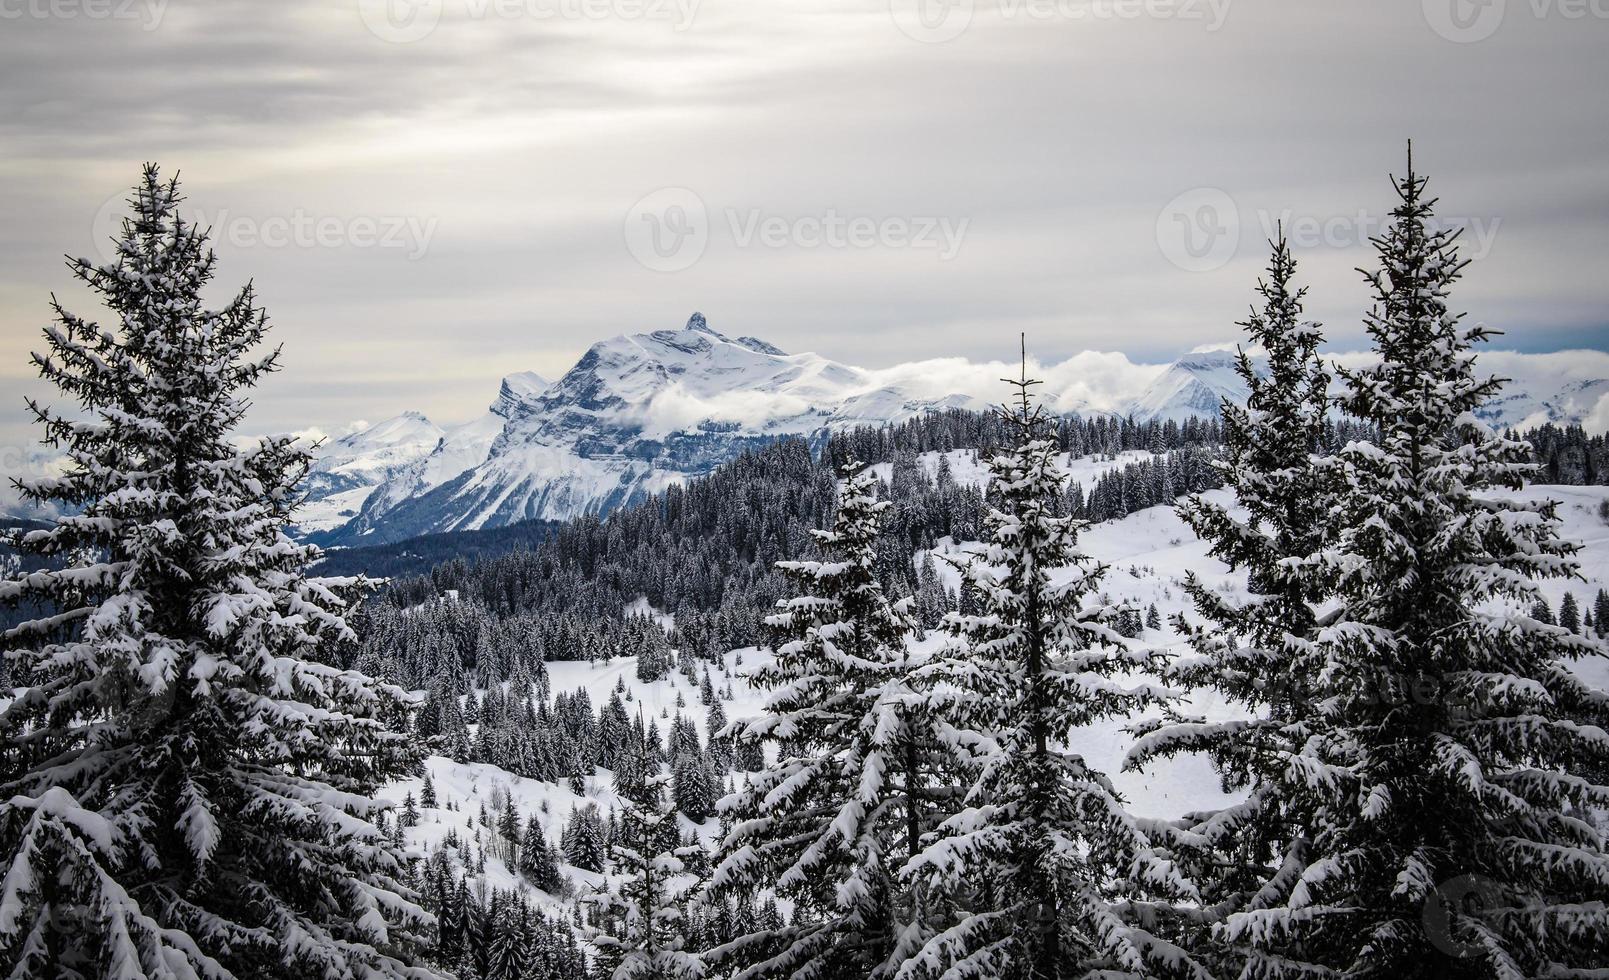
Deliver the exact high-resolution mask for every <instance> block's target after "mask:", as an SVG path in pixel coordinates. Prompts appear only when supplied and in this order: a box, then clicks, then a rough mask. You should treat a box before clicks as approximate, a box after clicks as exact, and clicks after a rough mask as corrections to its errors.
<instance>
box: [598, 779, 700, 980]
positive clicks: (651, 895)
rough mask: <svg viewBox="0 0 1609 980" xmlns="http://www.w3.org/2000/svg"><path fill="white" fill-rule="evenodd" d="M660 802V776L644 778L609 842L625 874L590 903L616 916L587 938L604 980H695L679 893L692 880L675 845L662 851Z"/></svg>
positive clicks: (696, 961) (671, 819)
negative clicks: (616, 888) (605, 970)
mask: <svg viewBox="0 0 1609 980" xmlns="http://www.w3.org/2000/svg"><path fill="white" fill-rule="evenodd" d="M675 821H676V816H675V813H674V812H673V811H672V810H671V808H670V807H669V805H668V803H667V802H666V800H665V777H664V776H662V775H656V776H653V777H650V778H649V780H648V792H647V800H646V801H645V802H643V803H634V802H630V801H627V802H626V804H625V819H624V821H623V823H622V826H621V839H620V840H619V841H617V842H616V843H615V855H616V859H617V865H618V868H619V870H620V871H621V872H622V873H623V874H625V875H626V881H625V883H624V884H623V885H622V886H621V889H620V894H619V895H614V894H611V893H608V892H605V893H603V894H601V895H598V896H596V897H595V898H594V899H593V901H594V902H595V903H596V904H597V906H598V909H599V912H600V914H601V915H602V916H604V917H605V918H610V917H614V916H618V920H619V926H620V927H619V928H618V929H617V930H615V931H614V932H606V931H601V930H600V931H598V932H595V933H594V935H593V937H592V942H593V944H594V945H595V946H597V947H598V950H599V953H600V958H602V959H604V960H605V961H606V962H607V963H608V964H609V965H610V966H611V967H612V969H611V971H610V973H609V976H610V980H699V978H701V977H703V976H704V964H703V962H702V960H701V959H700V958H699V957H698V956H697V955H696V954H694V953H691V952H688V951H687V949H686V946H687V942H686V938H685V927H684V925H683V910H682V901H683V895H684V893H685V892H687V891H688V890H689V889H690V886H691V885H692V884H694V882H690V881H688V880H687V876H686V875H685V874H684V871H685V869H684V867H683V865H682V859H681V855H680V853H679V849H677V850H672V851H664V850H662V849H661V847H660V842H661V841H662V840H663V839H664V837H665V835H664V832H663V829H664V828H663V825H665V824H666V823H669V824H671V825H672V826H674V824H675Z"/></svg>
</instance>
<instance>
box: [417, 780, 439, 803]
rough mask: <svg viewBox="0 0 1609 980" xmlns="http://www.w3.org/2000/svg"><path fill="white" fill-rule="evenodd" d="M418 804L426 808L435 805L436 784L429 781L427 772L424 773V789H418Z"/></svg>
mask: <svg viewBox="0 0 1609 980" xmlns="http://www.w3.org/2000/svg"><path fill="white" fill-rule="evenodd" d="M419 805H420V806H422V807H424V808H425V809H427V810H433V809H435V807H436V784H435V783H434V782H432V781H431V779H430V774H429V773H426V774H425V785H424V789H422V790H420V791H419Z"/></svg>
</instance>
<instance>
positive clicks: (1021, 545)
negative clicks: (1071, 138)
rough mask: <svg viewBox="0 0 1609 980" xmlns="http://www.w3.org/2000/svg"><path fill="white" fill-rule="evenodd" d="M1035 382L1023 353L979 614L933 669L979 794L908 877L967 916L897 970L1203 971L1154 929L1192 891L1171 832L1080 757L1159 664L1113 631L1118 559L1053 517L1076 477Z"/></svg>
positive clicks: (964, 620)
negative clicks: (1099, 725)
mask: <svg viewBox="0 0 1609 980" xmlns="http://www.w3.org/2000/svg"><path fill="white" fill-rule="evenodd" d="M1037 383H1038V382H1036V381H1031V380H1029V379H1028V377H1027V371H1026V355H1025V356H1024V371H1023V375H1022V377H1021V378H1019V379H1018V380H1016V381H1012V382H1011V384H1012V385H1013V387H1014V388H1015V389H1016V391H1017V398H1016V401H1017V404H1016V407H1014V408H1012V407H1006V408H1003V409H1002V410H1001V412H1000V420H1001V424H1002V426H1003V428H1004V429H1005V430H1006V431H1007V432H1008V433H1009V434H1010V437H1011V439H1012V444H1011V447H1010V448H1009V449H1007V450H1005V451H1003V452H1001V453H999V454H997V455H996V456H995V457H994V458H992V459H991V460H990V463H989V467H990V472H991V474H992V480H991V494H994V495H996V497H995V499H997V500H998V506H996V507H994V508H991V509H990V512H989V514H988V516H987V520H986V525H987V530H988V537H987V540H986V541H985V542H984V543H983V544H982V545H979V546H977V548H976V550H974V551H973V552H972V553H971V554H970V556H968V558H969V560H968V559H958V560H956V561H955V564H956V566H957V568H958V569H959V570H960V571H961V573H962V575H963V576H964V577H965V580H966V581H967V583H968V585H969V587H970V589H971V591H972V592H973V593H975V598H976V603H977V611H976V612H975V613H972V614H966V615H963V614H955V615H953V616H951V617H950V618H949V628H950V630H951V632H952V639H951V641H950V643H949V644H948V645H947V646H946V647H945V648H944V649H943V650H942V651H941V652H940V653H939V654H938V657H937V659H936V660H935V661H934V662H933V664H932V665H931V667H930V668H929V669H928V671H927V673H928V675H929V677H928V679H929V682H930V684H931V693H930V697H931V699H932V701H933V703H934V706H935V712H936V714H937V715H938V716H939V717H940V718H941V719H943V722H942V727H941V729H940V733H941V735H942V736H943V737H944V739H945V740H946V742H948V743H949V744H952V745H955V746H958V747H959V748H961V749H962V750H963V752H964V755H965V756H968V757H969V758H968V759H967V763H968V764H967V766H966V768H965V769H964V770H963V779H964V785H965V787H966V797H965V799H964V801H963V806H962V808H961V809H960V810H959V811H958V812H956V813H954V814H953V815H951V816H949V817H948V818H946V819H945V820H944V821H943V822H942V823H941V824H940V825H939V826H938V828H937V829H936V831H935V832H934V833H933V834H932V835H931V836H930V839H929V841H928V843H927V846H926V847H925V848H924V849H923V850H922V852H921V853H920V854H919V855H917V856H916V858H915V859H913V860H911V861H910V862H909V863H908V864H907V865H906V867H905V868H904V871H903V874H904V875H905V876H906V877H907V878H909V879H916V880H923V881H926V882H927V883H928V884H929V885H930V886H931V888H932V890H933V892H934V893H935V894H948V895H950V896H954V897H955V898H956V899H957V900H958V902H957V904H958V905H959V906H960V908H959V910H958V911H959V914H958V915H957V918H956V920H955V921H954V923H953V924H952V925H951V926H949V927H948V928H946V929H943V930H942V931H939V932H938V933H937V934H935V935H933V936H932V937H931V938H929V939H928V940H927V941H926V942H925V943H924V944H923V945H922V946H921V948H920V949H918V950H916V951H915V952H914V954H913V955H912V956H910V957H909V958H908V959H907V961H906V962H905V963H904V964H903V965H902V967H901V969H900V972H899V976H900V977H901V978H902V980H903V978H915V977H944V978H947V980H948V978H985V977H988V978H1035V980H1038V978H1060V977H1075V976H1087V975H1100V976H1112V977H1118V976H1124V977H1141V976H1144V977H1191V978H1202V977H1205V973H1204V972H1203V971H1202V970H1201V969H1200V968H1199V967H1197V966H1196V965H1195V964H1194V963H1193V962H1192V961H1191V960H1190V958H1189V957H1188V955H1187V954H1186V953H1185V952H1184V951H1183V950H1182V949H1181V948H1179V947H1178V946H1176V945H1174V944H1173V943H1171V942H1169V941H1168V940H1167V939H1166V938H1165V937H1164V936H1162V935H1160V934H1158V933H1157V932H1156V931H1153V929H1152V928H1151V921H1150V920H1151V919H1152V915H1151V913H1152V912H1153V910H1155V909H1156V908H1157V906H1155V905H1154V904H1153V902H1154V901H1155V900H1157V899H1162V900H1179V899H1188V898H1191V897H1193V895H1194V889H1193V887H1192V886H1191V885H1190V883H1189V882H1188V881H1186V880H1184V879H1183V878H1182V877H1181V876H1180V875H1179V874H1178V871H1177V869H1176V867H1175V864H1174V861H1173V859H1172V857H1171V856H1170V855H1169V853H1168V845H1167V843H1166V842H1165V841H1162V842H1159V839H1158V838H1160V837H1164V836H1166V835H1168V833H1169V832H1168V829H1167V828H1166V827H1164V826H1163V825H1161V824H1160V823H1154V822H1150V821H1144V820H1141V819H1138V818H1136V817H1134V816H1133V815H1131V814H1129V813H1128V812H1127V811H1126V810H1125V808H1124V805H1123V801H1122V799H1121V798H1120V797H1119V796H1118V794H1117V791H1116V790H1115V789H1114V788H1113V786H1112V784H1111V782H1110V780H1109V779H1108V778H1107V777H1106V776H1105V775H1104V774H1102V773H1101V772H1099V771H1097V770H1095V769H1092V768H1091V767H1090V766H1089V764H1088V763H1087V762H1086V761H1085V760H1084V758H1083V757H1082V756H1081V755H1079V754H1078V753H1077V752H1075V751H1073V750H1072V749H1071V747H1070V746H1069V741H1070V740H1071V739H1073V738H1075V737H1076V735H1077V733H1078V731H1079V730H1080V729H1082V728H1084V727H1085V726H1087V725H1089V724H1091V723H1093V722H1098V721H1102V720H1106V719H1118V718H1123V717H1125V716H1128V715H1130V714H1132V713H1134V712H1135V711H1138V710H1140V709H1143V708H1145V707H1146V706H1148V705H1153V704H1155V703H1157V702H1159V701H1160V700H1163V699H1165V697H1166V692H1165V691H1163V690H1161V689H1159V688H1155V687H1153V686H1151V685H1148V684H1144V683H1140V684H1138V685H1134V686H1130V685H1129V684H1127V683H1125V681H1124V680H1123V675H1125V674H1128V673H1130V672H1133V671H1136V670H1140V669H1144V668H1147V667H1150V666H1152V663H1151V660H1152V658H1151V657H1149V656H1147V655H1143V654H1139V653H1131V652H1129V651H1128V649H1127V648H1126V647H1125V645H1124V644H1123V642H1122V640H1121V639H1120V638H1119V637H1118V635H1117V633H1116V632H1115V631H1114V629H1113V628H1112V627H1111V626H1110V625H1108V622H1109V621H1110V620H1114V619H1115V618H1116V610H1115V609H1114V608H1111V607H1107V606H1103V605H1101V604H1100V602H1099V600H1098V599H1097V597H1096V593H1097V591H1098V586H1099V583H1100V581H1101V577H1102V575H1103V574H1104V572H1105V566H1103V565H1100V564H1098V563H1096V562H1095V561H1093V560H1092V559H1090V558H1089V557H1088V556H1086V555H1084V554H1083V553H1082V552H1081V551H1080V550H1079V548H1078V544H1077V536H1078V532H1079V530H1080V528H1081V527H1082V526H1083V524H1082V522H1080V521H1078V520H1076V519H1074V518H1071V517H1065V516H1056V514H1057V512H1058V511H1059V509H1060V507H1061V506H1062V500H1061V493H1062V482H1063V478H1062V473H1061V471H1060V469H1059V466H1058V464H1057V456H1058V448H1057V446H1056V444H1055V442H1054V440H1053V439H1052V438H1050V437H1049V431H1050V430H1051V426H1050V425H1049V420H1048V419H1047V418H1046V416H1045V415H1044V413H1043V411H1042V410H1041V409H1039V408H1038V407H1036V406H1035V405H1034V404H1033V398H1032V387H1033V385H1035V384H1037ZM1153 834H1155V835H1156V836H1155V837H1154V836H1153Z"/></svg>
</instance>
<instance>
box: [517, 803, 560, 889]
mask: <svg viewBox="0 0 1609 980" xmlns="http://www.w3.org/2000/svg"><path fill="white" fill-rule="evenodd" d="M519 868H520V873H521V874H523V875H524V876H525V877H526V879H527V880H528V881H530V883H531V884H533V885H535V886H536V887H537V888H540V889H542V890H543V891H545V892H547V893H548V894H550V895H558V894H560V893H561V892H562V891H563V890H564V876H563V875H562V874H560V873H559V860H558V855H557V854H556V853H554V850H553V845H551V844H549V843H548V839H547V835H546V834H545V833H544V832H543V830H542V823H541V821H539V820H537V819H536V818H535V817H532V818H531V819H530V820H529V821H527V822H526V825H525V840H524V841H523V843H522V844H521V845H520V856H519Z"/></svg>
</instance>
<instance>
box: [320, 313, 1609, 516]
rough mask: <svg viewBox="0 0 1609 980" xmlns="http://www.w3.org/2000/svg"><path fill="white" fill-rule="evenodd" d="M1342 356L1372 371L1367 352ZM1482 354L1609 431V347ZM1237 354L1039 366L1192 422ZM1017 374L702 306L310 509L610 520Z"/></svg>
mask: <svg viewBox="0 0 1609 980" xmlns="http://www.w3.org/2000/svg"><path fill="white" fill-rule="evenodd" d="M1335 358H1336V360H1338V361H1339V362H1340V363H1343V364H1348V365H1351V366H1357V365H1359V364H1361V363H1363V362H1365V361H1366V360H1367V359H1368V355H1355V354H1339V355H1335ZM1482 358H1483V359H1482V366H1483V367H1484V368H1485V369H1487V370H1491V371H1494V372H1497V373H1498V374H1500V375H1501V376H1503V377H1507V378H1512V379H1513V382H1512V383H1511V384H1510V385H1509V386H1508V387H1507V388H1506V389H1505V392H1504V395H1503V397H1502V398H1501V399H1500V400H1499V401H1497V402H1496V403H1494V404H1493V405H1492V406H1490V407H1489V408H1488V410H1487V412H1486V413H1485V414H1486V417H1487V419H1488V421H1490V422H1492V423H1494V424H1497V425H1518V424H1522V423H1524V424H1535V423H1536V422H1539V421H1558V422H1582V421H1587V420H1591V419H1594V418H1595V417H1601V418H1599V422H1600V423H1601V424H1602V425H1603V426H1605V427H1609V352H1603V351H1571V352H1564V353H1560V354H1547V355H1534V354H1515V353H1511V352H1502V351H1489V352H1485V353H1484V354H1483V355H1482ZM1234 361H1235V354H1234V352H1233V351H1232V350H1230V349H1227V348H1226V347H1225V346H1218V347H1208V348H1201V349H1198V350H1196V351H1193V352H1191V353H1189V354H1187V355H1185V356H1184V357H1181V358H1180V359H1179V360H1177V361H1175V362H1174V363H1172V364H1166V365H1142V364H1135V363H1133V362H1132V361H1130V360H1129V359H1128V358H1127V357H1125V356H1124V355H1122V354H1103V353H1096V352H1085V353H1082V354H1078V355H1075V356H1074V357H1071V358H1069V359H1067V360H1066V361H1063V362H1061V363H1059V364H1045V365H1041V364H1034V363H1030V364H1029V370H1030V371H1031V372H1033V373H1034V374H1035V375H1036V376H1038V377H1041V378H1044V379H1045V380H1046V382H1047V383H1046V386H1045V388H1044V392H1045V395H1046V401H1047V404H1048V405H1049V406H1050V407H1051V408H1052V409H1053V410H1055V411H1058V412H1065V413H1069V414H1082V415H1096V414H1109V415H1117V416H1133V417H1134V418H1136V419H1138V420H1140V421H1151V420H1157V421H1169V420H1171V421H1175V422H1182V421H1184V420H1185V419H1188V418H1191V417H1202V416H1211V415H1215V414H1216V413H1217V412H1218V409H1219V405H1220V404H1221V403H1222V401H1223V399H1225V398H1229V399H1231V400H1235V401H1239V400H1243V399H1244V398H1245V394H1246V389H1245V386H1244V385H1243V384H1242V383H1241V381H1240V379H1239V377H1238V376H1237V375H1236V374H1235V371H1234ZM1016 370H1017V365H1015V364H1003V363H985V364H975V363H971V362H967V361H964V360H960V359H935V360H930V361H922V362H915V363H911V364H904V365H899V366H896V367H892V368H883V369H866V368H858V367H853V366H850V365H846V364H841V363H839V362H836V361H831V360H828V359H827V358H824V357H822V356H820V355H818V354H808V353H807V354H788V353H784V352H783V351H782V350H780V349H779V348H777V347H776V346H774V345H772V344H769V343H767V342H765V341H763V340H759V339H756V338H754V337H738V338H736V339H734V338H732V337H728V336H725V335H723V334H721V333H720V332H718V331H716V330H715V329H714V328H712V327H711V326H710V325H709V323H708V322H707V321H706V320H705V318H704V317H703V316H702V315H701V314H697V313H695V314H693V316H692V318H691V319H690V320H689V321H688V323H687V325H686V327H685V328H683V329H680V330H656V331H653V332H651V333H645V334H632V335H622V336H619V337H614V338H612V339H609V340H605V341H602V342H600V343H597V344H594V345H593V346H592V347H591V348H590V349H589V350H588V351H587V352H586V354H585V355H584V356H583V357H582V358H581V359H580V361H578V362H577V363H576V365H575V366H574V367H573V368H571V369H570V370H569V371H568V372H567V373H566V374H565V375H564V376H563V377H561V378H560V379H559V380H558V381H556V382H554V383H552V384H551V385H549V384H547V383H546V382H545V381H543V380H542V379H541V378H539V377H536V376H534V375H530V374H516V375H510V376H508V377H507V378H505V379H503V383H502V386H501V388H500V390H499V393H498V397H497V400H496V402H495V403H494V404H493V405H492V407H491V408H490V409H489V410H488V412H487V413H486V414H485V415H483V416H481V417H480V418H478V419H475V420H472V421H470V422H468V423H466V424H464V425H461V426H458V427H455V428H452V429H448V430H446V431H445V432H442V433H441V436H440V439H439V441H438V442H437V444H436V445H435V446H434V448H432V449H430V450H429V451H428V452H425V453H421V454H419V456H418V457H417V458H415V459H413V460H411V461H408V462H407V463H406V464H405V465H399V466H395V467H392V468H390V469H388V470H387V471H386V473H385V475H384V477H383V479H380V480H376V481H374V482H373V483H372V484H371V486H373V489H372V490H370V491H364V492H361V493H359V492H356V491H353V490H351V489H350V488H346V489H345V492H346V495H345V496H343V497H342V498H341V500H340V501H338V503H340V504H341V508H340V509H341V510H342V511H344V512H345V513H346V514H348V515H350V517H351V519H350V520H347V521H345V522H344V523H341V522H334V521H331V520H329V519H328V517H327V516H325V517H324V518H323V519H322V522H321V523H317V524H314V523H312V522H308V521H306V519H305V518H304V528H305V529H307V530H316V531H322V532H323V533H322V534H321V535H320V536H319V540H320V541H321V542H322V543H325V544H331V545H357V544H381V543H387V542H393V541H399V540H403V539H405V538H409V537H413V536H415V535H419V534H427V533H436V532H443V531H455V530H467V529H474V528H483V527H496V526H500V525H504V524H509V523H513V522H515V521H520V520H525V519H532V518H538V519H545V520H564V519H567V518H570V517H574V516H576V515H579V514H584V513H603V512H607V511H609V510H612V509H614V508H616V507H619V506H621V505H623V504H627V503H630V502H632V501H634V500H638V499H641V498H643V497H644V496H646V495H649V494H652V493H655V492H657V491H659V490H662V489H664V488H665V487H667V486H669V485H671V484H674V483H678V482H681V481H684V480H686V479H688V478H689V477H692V476H697V475H701V474H704V473H707V472H709V471H710V470H712V469H713V468H714V467H716V466H718V465H719V464H720V463H722V462H725V461H726V460H728V459H731V458H732V457H733V456H735V455H737V454H738V453H740V452H742V451H743V450H744V449H746V448H750V447H753V446H756V445H758V444H761V443H764V442H768V441H771V440H774V439H776V438H778V437H780V436H788V435H793V436H802V437H805V438H808V439H811V440H812V441H816V440H819V439H821V438H823V437H824V436H825V434H826V433H827V432H828V431H829V430H831V429H835V428H848V427H853V426H856V425H866V424H873V425H875V424H882V423H887V422H897V421H900V420H903V419H907V418H911V417H913V416H916V415H920V414H923V413H925V412H929V411H934V410H938V409H944V408H950V407H960V408H968V409H982V408H986V407H988V406H990V405H991V404H993V403H994V402H995V401H996V400H997V399H998V398H999V397H1001V388H1002V386H1001V384H1000V382H999V380H998V379H999V378H1001V377H1003V376H1005V375H1006V374H1011V373H1015V371H1016ZM1600 401H1601V402H1603V405H1602V406H1601V407H1600V405H1599V403H1600ZM1594 413H1596V416H1595V414H1594ZM337 525H339V526H337Z"/></svg>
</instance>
